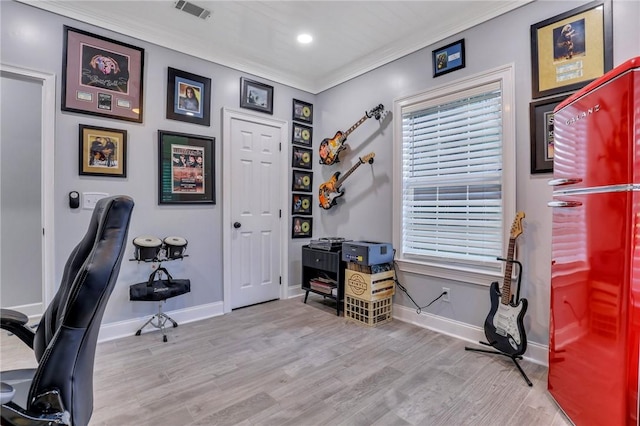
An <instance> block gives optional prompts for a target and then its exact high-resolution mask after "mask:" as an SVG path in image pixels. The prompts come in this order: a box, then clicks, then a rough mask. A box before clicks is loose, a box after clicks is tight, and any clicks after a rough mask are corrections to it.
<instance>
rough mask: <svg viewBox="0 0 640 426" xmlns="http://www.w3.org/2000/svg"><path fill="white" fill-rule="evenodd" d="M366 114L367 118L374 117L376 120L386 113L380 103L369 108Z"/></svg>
mask: <svg viewBox="0 0 640 426" xmlns="http://www.w3.org/2000/svg"><path fill="white" fill-rule="evenodd" d="M366 114H367V118H371V117H375V118H376V120H380V119H382V118H384V116H385V115H386V112H385V110H384V105H382V104H380V105H378V106H377V107H375V108H373V109H371V110H369V112H367V113H366Z"/></svg>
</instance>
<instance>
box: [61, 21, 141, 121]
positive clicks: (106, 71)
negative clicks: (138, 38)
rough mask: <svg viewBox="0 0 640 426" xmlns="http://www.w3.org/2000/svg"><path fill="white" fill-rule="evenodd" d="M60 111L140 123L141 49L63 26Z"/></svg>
mask: <svg viewBox="0 0 640 426" xmlns="http://www.w3.org/2000/svg"><path fill="white" fill-rule="evenodd" d="M63 30H64V43H63V57H62V91H61V92H62V102H61V109H62V110H63V111H69V112H76V113H80V114H87V115H94V116H98V117H106V118H113V119H117V120H124V121H132V122H135V123H142V116H143V114H142V113H143V99H144V97H143V86H144V85H143V83H144V79H143V75H144V49H143V48H141V47H137V46H133V45H131V44H127V43H123V42H120V41H117V40H114V39H111V38H107V37H102V36H99V35H97V34H92V33H90V32H87V31H83V30H79V29H76V28H72V27H69V26H67V25H64V26H63Z"/></svg>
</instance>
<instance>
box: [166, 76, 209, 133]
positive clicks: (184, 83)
mask: <svg viewBox="0 0 640 426" xmlns="http://www.w3.org/2000/svg"><path fill="white" fill-rule="evenodd" d="M167 76H168V80H167V118H168V119H170V120H178V121H186V122H188V123H193V124H200V125H202V126H209V125H210V124H211V79H210V78H207V77H202V76H199V75H195V74H191V73H190V72H186V71H180V70H177V69H175V68H171V67H169V68H168V72H167Z"/></svg>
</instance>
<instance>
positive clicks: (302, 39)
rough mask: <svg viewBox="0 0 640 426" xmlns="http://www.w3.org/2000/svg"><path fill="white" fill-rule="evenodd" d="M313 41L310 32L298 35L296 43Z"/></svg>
mask: <svg viewBox="0 0 640 426" xmlns="http://www.w3.org/2000/svg"><path fill="white" fill-rule="evenodd" d="M312 41H313V37H311V35H310V34H300V35H299V36H298V43H302V44H309V43H311V42H312Z"/></svg>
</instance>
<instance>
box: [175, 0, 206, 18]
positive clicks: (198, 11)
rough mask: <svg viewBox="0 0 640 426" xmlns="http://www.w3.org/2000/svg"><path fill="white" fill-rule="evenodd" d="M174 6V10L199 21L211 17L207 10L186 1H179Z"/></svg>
mask: <svg viewBox="0 0 640 426" xmlns="http://www.w3.org/2000/svg"><path fill="white" fill-rule="evenodd" d="M175 5H176V9H178V10H181V11H183V12H187V13H188V14H189V15H193V16H197V17H198V18H200V19H207V18H208V17H209V16H211V12H210V11H208V10H207V9H204V8H202V7H200V6H198V5H195V4H193V3H190V2H188V1H183V0H180V1H177V2H176V3H175Z"/></svg>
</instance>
